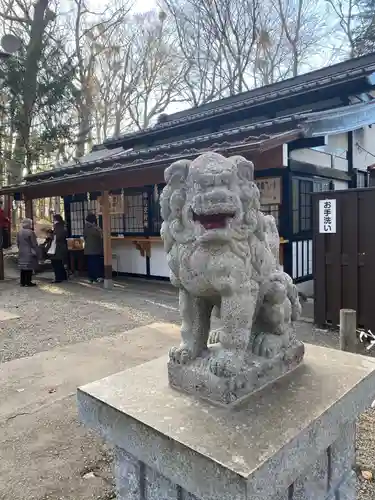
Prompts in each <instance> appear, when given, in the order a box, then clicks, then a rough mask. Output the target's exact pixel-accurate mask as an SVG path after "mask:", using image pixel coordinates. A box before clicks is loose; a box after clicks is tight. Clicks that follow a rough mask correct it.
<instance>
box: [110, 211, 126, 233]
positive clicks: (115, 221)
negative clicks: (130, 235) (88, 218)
mask: <svg viewBox="0 0 375 500" xmlns="http://www.w3.org/2000/svg"><path fill="white" fill-rule="evenodd" d="M124 230H125V227H124V214H113V215H111V233H115V234H123V233H124Z"/></svg>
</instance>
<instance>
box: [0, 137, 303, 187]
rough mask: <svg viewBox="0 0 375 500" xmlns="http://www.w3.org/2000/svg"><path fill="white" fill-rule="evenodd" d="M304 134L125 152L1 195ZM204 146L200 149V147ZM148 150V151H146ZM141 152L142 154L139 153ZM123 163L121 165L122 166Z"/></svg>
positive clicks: (259, 148) (258, 147) (276, 142)
mask: <svg viewBox="0 0 375 500" xmlns="http://www.w3.org/2000/svg"><path fill="white" fill-rule="evenodd" d="M301 135H303V131H302V129H300V128H296V129H292V130H287V131H285V132H282V133H278V134H272V135H266V134H262V135H259V136H251V135H248V136H245V137H243V138H242V139H240V140H237V141H231V142H229V141H225V140H224V141H221V142H220V141H219V142H216V141H215V142H211V143H209V144H208V143H206V144H203V143H202V144H201V145H199V144H195V146H198V147H191V148H186V149H181V148H180V149H175V150H174V151H173V149H171V150H170V151H164V152H163V151H161V150H159V152H158V154H153V155H150V154H148V155H143V157H142V152H141V151H137V152H135V151H134V152H125V151H124V154H123V155H122V156H120V155H118V156H117V157H116V163H114V164H108V162H105V161H104V160H102V161H101V162H99V164H98V162H95V163H94V165H96V166H95V168H93V169H91V170H88V169H85V170H79V171H76V170H75V171H67V172H65V173H64V174H63V175H59V176H57V175H53V174H56V172H54V171H53V170H50V171H49V172H45V174H48V175H45V176H44V177H43V178H38V179H30V181H28V182H27V183H24V184H21V185H17V186H7V187H6V188H3V189H1V190H0V194H7V193H13V192H17V191H20V192H24V191H27V190H28V189H29V188H33V187H39V186H41V185H46V186H47V185H51V184H57V183H63V182H66V181H74V180H78V179H79V180H83V179H89V178H92V177H94V176H98V175H103V174H111V173H116V172H120V171H127V170H134V169H137V170H138V169H140V168H147V167H150V166H158V165H162V166H163V165H166V164H169V163H171V162H173V161H176V160H178V159H181V158H191V159H192V158H195V157H197V156H199V155H200V154H202V153H204V152H207V151H216V152H222V153H232V154H235V153H236V152H242V151H245V150H246V151H259V152H261V151H265V150H267V149H271V148H273V147H275V146H278V145H281V144H285V143H287V142H290V141H293V140H295V139H297V138H298V137H300V136H301ZM199 146H200V147H199ZM145 151H147V150H145ZM137 153H138V154H137ZM120 162H121V163H120Z"/></svg>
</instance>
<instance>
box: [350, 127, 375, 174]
mask: <svg viewBox="0 0 375 500" xmlns="http://www.w3.org/2000/svg"><path fill="white" fill-rule="evenodd" d="M359 146H362V148H364V149H361V147H359ZM364 150H366V151H364ZM353 157H354V168H357V169H358V170H362V171H366V170H367V167H368V166H370V165H373V164H374V163H375V126H372V127H364V128H362V129H359V130H355V131H354V132H353Z"/></svg>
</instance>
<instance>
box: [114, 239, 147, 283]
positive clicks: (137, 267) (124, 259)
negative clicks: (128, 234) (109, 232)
mask: <svg viewBox="0 0 375 500" xmlns="http://www.w3.org/2000/svg"><path fill="white" fill-rule="evenodd" d="M114 255H115V256H116V258H113V270H114V271H118V272H119V273H134V274H144V275H146V257H145V256H144V257H142V255H141V254H140V253H139V250H138V249H137V248H135V246H134V245H133V243H132V242H131V241H127V240H124V241H121V240H112V256H114ZM116 263H117V269H116Z"/></svg>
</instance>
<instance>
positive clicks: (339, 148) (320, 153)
mask: <svg viewBox="0 0 375 500" xmlns="http://www.w3.org/2000/svg"><path fill="white" fill-rule="evenodd" d="M347 148H348V137H347V134H337V135H330V136H328V138H327V145H326V146H320V147H319V148H316V149H297V150H295V151H292V152H291V153H290V157H291V158H292V159H293V160H297V161H302V162H305V163H312V164H313V165H317V166H318V167H327V168H336V169H338V170H342V171H344V172H346V171H347V170H348V161H347V159H346V151H347Z"/></svg>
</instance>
